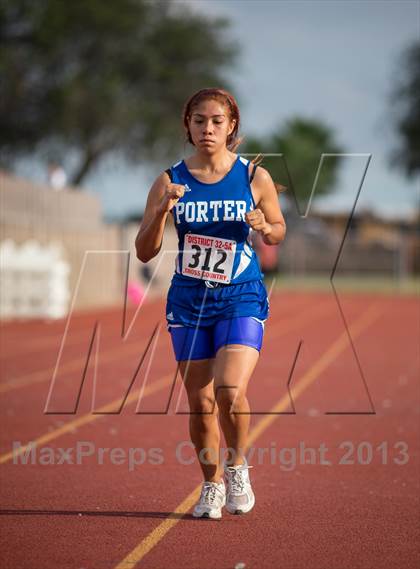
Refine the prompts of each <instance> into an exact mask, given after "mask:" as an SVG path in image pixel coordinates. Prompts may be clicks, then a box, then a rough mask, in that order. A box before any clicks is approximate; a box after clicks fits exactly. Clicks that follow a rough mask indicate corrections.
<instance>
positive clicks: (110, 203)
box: [21, 0, 420, 218]
mask: <svg viewBox="0 0 420 569" xmlns="http://www.w3.org/2000/svg"><path fill="white" fill-rule="evenodd" d="M176 4H177V9H179V10H182V5H185V4H188V5H189V7H190V9H191V10H193V11H196V12H201V13H204V14H207V15H208V16H213V17H216V16H222V15H223V16H226V17H228V18H229V19H230V20H231V28H230V36H231V38H232V39H235V40H237V41H239V43H240V44H241V48H242V53H241V55H240V57H239V58H238V65H237V67H236V68H235V69H234V70H233V71H231V72H230V73H229V80H230V84H231V85H232V90H233V92H234V95H235V97H236V98H237V100H238V103H239V106H240V110H241V122H242V128H241V134H244V135H245V136H246V135H258V136H264V135H269V134H270V133H272V132H273V129H275V128H277V129H281V128H282V127H283V126H284V125H285V122H286V121H287V120H288V119H289V118H291V117H292V116H295V115H299V116H301V117H304V118H316V119H318V120H322V121H323V122H325V123H326V124H327V125H328V126H329V127H331V128H332V129H333V130H334V133H335V138H336V140H337V141H338V143H339V144H340V145H341V146H343V147H344V148H345V150H346V153H348V154H349V156H346V157H345V158H344V159H343V166H342V168H341V169H340V175H339V180H338V184H337V188H336V190H335V192H334V195H332V196H329V197H324V198H322V199H317V198H316V197H315V199H314V200H313V202H312V205H313V206H314V207H317V208H318V209H324V210H328V211H331V210H334V211H342V210H348V208H349V207H351V206H352V204H353V202H354V199H355V197H356V195H357V191H358V188H359V185H360V182H361V179H362V175H363V171H364V169H365V167H366V164H367V160H368V158H367V157H368V156H371V157H370V162H369V167H368V170H367V172H366V176H365V179H364V183H363V186H362V189H361V192H360V196H359V199H358V202H357V208H362V207H366V208H371V209H373V210H374V211H376V212H377V213H378V214H380V215H383V216H387V217H391V216H397V217H404V216H407V215H410V214H411V212H412V211H413V208H414V207H415V205H416V204H418V200H419V197H420V188H419V184H420V182H419V180H418V179H417V180H413V181H408V180H407V179H406V178H405V177H404V175H403V174H402V173H400V172H399V171H398V170H395V169H391V167H390V165H389V155H390V152H391V150H392V149H393V148H395V146H396V145H397V138H396V134H395V132H394V130H393V125H392V121H391V119H390V103H389V94H390V91H391V89H392V85H393V83H394V82H395V79H396V77H397V76H398V72H399V70H400V67H401V65H400V60H399V57H400V54H401V52H402V51H403V49H404V48H405V47H406V46H408V45H409V44H410V43H412V42H413V41H415V40H416V39H419V37H420V1H418V0H415V1H414V0H413V1H411V0H410V1H405V0H398V1H393V0H389V1H383V0H373V1H369V0H367V1H352V0H330V1H317V0H311V1H300V0H297V1H282V0H258V1H254V0H182V1H179V2H177V3H176ZM181 128H182V125H181V124H180V129H181ZM237 152H239V153H240V147H239V148H238V151H237ZM192 153H193V149H192V148H191V151H190V152H188V153H187V156H188V155H191V154H192ZM181 158H184V156H180V159H181ZM286 159H287V156H286ZM168 166H169V164H168ZM25 168H26V170H28V168H30V169H31V171H32V173H34V172H36V170H37V169H36V168H34V167H33V165H32V166H29V165H28V163H26V165H23V166H22V167H21V171H22V173H25ZM158 174H159V172H156V171H153V169H148V168H146V167H145V166H144V165H142V166H140V167H137V168H136V167H133V166H127V165H126V164H124V163H123V162H118V161H116V160H115V159H112V160H109V161H108V162H107V163H105V164H104V165H102V166H101V167H99V168H96V169H95V171H94V172H92V174H90V175H89V176H88V177H87V178H86V180H85V181H84V184H83V185H84V186H86V188H87V189H88V191H92V192H94V193H96V194H98V195H99V196H100V197H101V200H102V203H103V207H104V211H105V214H106V215H107V217H109V218H118V217H122V216H124V215H129V214H130V213H131V214H132V213H136V212H138V211H139V210H142V209H143V207H144V204H145V202H146V198H147V193H148V191H149V188H150V186H151V184H152V182H153V180H154V179H155V177H156V176H157V175H158ZM43 175H44V173H43ZM39 176H40V173H39V171H38V177H39ZM44 177H45V175H44ZM314 177H315V172H314Z"/></svg>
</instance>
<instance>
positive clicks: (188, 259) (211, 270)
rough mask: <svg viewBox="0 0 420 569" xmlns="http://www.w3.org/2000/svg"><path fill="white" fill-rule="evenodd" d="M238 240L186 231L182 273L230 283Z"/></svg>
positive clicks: (197, 277)
mask: <svg viewBox="0 0 420 569" xmlns="http://www.w3.org/2000/svg"><path fill="white" fill-rule="evenodd" d="M235 251H236V241H232V239H221V238H220V237H217V238H216V237H208V236H207V235H197V234H195V233H186V234H185V237H184V251H183V255H182V274H183V275H186V276H188V277H193V278H195V279H203V280H206V281H213V282H217V283H230V280H231V278H232V269H233V261H234V260H235Z"/></svg>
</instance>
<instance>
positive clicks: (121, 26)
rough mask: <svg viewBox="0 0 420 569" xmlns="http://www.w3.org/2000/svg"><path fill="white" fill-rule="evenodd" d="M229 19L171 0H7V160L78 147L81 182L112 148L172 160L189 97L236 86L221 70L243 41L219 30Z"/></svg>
mask: <svg viewBox="0 0 420 569" xmlns="http://www.w3.org/2000/svg"><path fill="white" fill-rule="evenodd" d="M228 25H229V22H228V20H226V19H224V18H215V19H209V18H208V17H206V16H202V15H199V14H195V13H194V14H193V13H192V12H190V11H188V8H187V7H185V6H182V7H181V6H180V5H179V4H178V5H177V4H176V3H174V2H172V1H171V0H165V1H153V2H150V1H147V0H118V2H104V1H103V0H70V1H66V0H62V1H61V0H36V1H35V2H33V1H31V0H1V3H0V40H1V51H0V74H1V76H2V81H1V82H0V132H1V135H0V137H1V138H0V161H1V163H2V164H3V165H4V164H5V163H6V161H8V165H9V167H10V164H11V163H13V160H14V159H16V158H17V157H19V156H22V155H25V154H26V155H27V154H28V153H29V152H33V151H34V150H36V151H40V150H42V151H46V152H47V153H48V151H51V149H53V151H54V153H55V154H54V159H55V160H59V161H63V158H64V157H65V156H66V155H68V152H69V151H76V152H75V154H76V155H77V156H78V164H77V165H76V167H75V169H74V172H73V173H72V175H71V180H70V181H71V183H72V184H74V185H77V184H79V183H80V182H81V181H82V180H83V178H84V177H85V176H86V174H87V173H88V172H89V171H90V170H91V168H92V167H93V166H94V165H96V164H97V163H98V162H99V161H100V160H101V159H102V158H103V157H104V156H105V155H106V154H108V153H110V152H114V153H115V152H120V153H121V155H122V156H124V157H125V158H126V159H128V160H132V161H134V162H137V163H138V162H140V161H141V160H149V161H152V162H155V163H159V164H164V163H166V161H167V160H168V159H172V158H173V157H174V156H176V155H177V151H178V150H179V146H180V145H181V143H182V141H183V133H182V131H181V128H180V126H181V109H182V105H183V103H184V102H185V100H186V98H187V97H188V96H189V95H190V94H191V93H192V92H194V91H195V90H197V89H200V88H203V87H207V86H212V85H218V86H219V85H220V86H222V87H224V88H227V89H229V88H230V87H229V85H228V83H227V81H226V80H225V79H224V78H223V77H222V75H221V71H222V68H223V67H224V66H227V65H230V64H232V63H233V62H234V61H235V59H236V56H237V54H238V52H239V48H238V45H237V44H236V43H234V42H231V41H229V42H227V41H226V40H225V39H224V38H223V37H222V35H223V32H224V30H225V29H226V28H227V27H228ZM73 154H74V153H73Z"/></svg>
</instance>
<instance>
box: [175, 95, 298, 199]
mask: <svg viewBox="0 0 420 569" xmlns="http://www.w3.org/2000/svg"><path fill="white" fill-rule="evenodd" d="M209 99H214V100H215V101H218V102H219V103H221V104H222V105H224V106H225V107H226V108H227V109H228V111H229V119H230V120H231V121H232V120H235V121H236V122H235V127H234V129H233V131H232V132H231V133H230V134H229V135H228V137H227V140H226V146H227V148H228V149H229V150H230V151H231V152H235V150H236V149H237V148H238V146H239V145H240V144H241V143H242V142H243V140H244V138H245V137H244V136H238V132H239V126H240V122H241V117H240V113H239V107H238V103H237V102H236V99H235V97H234V96H233V95H232V94H231V93H229V91H225V90H224V89H219V88H216V87H208V88H206V89H200V91H197V92H196V93H194V94H193V95H191V97H190V98H189V99H188V100H187V102H186V103H185V105H184V109H183V111H182V121H183V124H184V128H185V132H186V140H187V142H189V143H190V144H193V141H192V138H191V133H190V129H189V124H188V123H189V120H190V118H191V115H192V112H193V110H194V108H195V107H197V106H198V105H199V104H200V103H201V102H202V101H207V100H209ZM262 161H263V155H262V154H258V155H257V156H256V157H255V158H253V159H252V160H251V162H252V163H253V164H261V162H262ZM274 185H275V186H276V190H277V193H280V192H284V191H285V190H286V189H287V188H286V187H285V186H282V185H281V184H277V183H276V182H274Z"/></svg>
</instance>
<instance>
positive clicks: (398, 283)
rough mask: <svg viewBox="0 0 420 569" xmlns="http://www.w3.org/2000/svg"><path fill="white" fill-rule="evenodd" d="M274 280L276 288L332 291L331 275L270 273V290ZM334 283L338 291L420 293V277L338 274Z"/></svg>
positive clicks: (268, 285) (267, 284)
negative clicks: (273, 274)
mask: <svg viewBox="0 0 420 569" xmlns="http://www.w3.org/2000/svg"><path fill="white" fill-rule="evenodd" d="M273 280H275V283H274V290H301V291H329V290H330V291H332V286H331V282H330V277H329V275H325V276H324V275H323V276H320V275H307V276H298V277H297V276H290V275H284V274H282V273H279V274H277V275H276V276H275V277H273V276H271V275H270V276H266V277H265V282H266V286H267V289H268V290H269V289H270V288H271V286H272V282H273ZM333 283H334V288H335V289H336V291H338V292H354V293H365V292H378V293H384V294H407V295H417V296H418V295H420V277H409V278H405V279H401V280H398V279H397V278H392V277H389V276H362V275H347V276H340V275H338V276H335V277H334V279H333Z"/></svg>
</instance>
